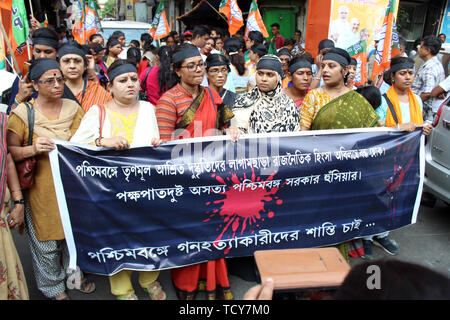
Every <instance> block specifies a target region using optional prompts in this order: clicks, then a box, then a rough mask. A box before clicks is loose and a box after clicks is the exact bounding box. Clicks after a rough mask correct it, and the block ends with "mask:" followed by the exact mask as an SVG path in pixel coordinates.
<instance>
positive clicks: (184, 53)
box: [172, 47, 201, 63]
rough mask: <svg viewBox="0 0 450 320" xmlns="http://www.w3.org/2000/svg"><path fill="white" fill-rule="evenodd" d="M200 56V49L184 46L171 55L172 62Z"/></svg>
mask: <svg viewBox="0 0 450 320" xmlns="http://www.w3.org/2000/svg"><path fill="white" fill-rule="evenodd" d="M197 56H199V57H201V55H200V51H198V49H197V48H196V47H192V48H186V49H183V50H181V51H178V52H175V53H174V54H173V57H172V62H173V63H179V62H183V61H184V60H186V59H188V58H192V57H197Z"/></svg>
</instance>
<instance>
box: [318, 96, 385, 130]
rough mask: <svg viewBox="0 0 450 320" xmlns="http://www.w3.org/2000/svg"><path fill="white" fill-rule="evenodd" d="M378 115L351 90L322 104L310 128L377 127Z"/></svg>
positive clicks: (362, 98) (364, 100)
mask: <svg viewBox="0 0 450 320" xmlns="http://www.w3.org/2000/svg"><path fill="white" fill-rule="evenodd" d="M379 119H380V117H379V116H378V115H377V113H376V112H375V111H374V110H373V108H372V106H371V104H370V103H369V102H368V101H367V100H366V99H365V98H364V97H363V96H362V95H360V94H359V93H357V92H355V91H353V90H351V91H349V92H347V93H346V94H344V95H342V96H340V97H338V98H336V99H334V100H332V101H331V102H329V103H328V104H326V105H325V106H323V107H322V108H321V109H320V110H319V112H317V115H316V117H315V118H314V121H313V123H312V125H311V130H326V129H348V128H368V127H377V126H378V120H379Z"/></svg>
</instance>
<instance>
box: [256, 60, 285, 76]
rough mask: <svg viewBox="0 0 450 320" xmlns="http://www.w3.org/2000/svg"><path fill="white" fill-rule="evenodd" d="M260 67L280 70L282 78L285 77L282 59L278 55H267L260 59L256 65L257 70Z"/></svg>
mask: <svg viewBox="0 0 450 320" xmlns="http://www.w3.org/2000/svg"><path fill="white" fill-rule="evenodd" d="M259 69H269V70H273V71H276V72H278V74H279V75H280V76H281V78H282V79H284V73H283V68H282V66H281V61H280V59H279V58H278V57H276V56H272V55H265V56H262V57H261V59H259V61H258V64H257V65H256V70H259Z"/></svg>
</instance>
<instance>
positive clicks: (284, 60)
mask: <svg viewBox="0 0 450 320" xmlns="http://www.w3.org/2000/svg"><path fill="white" fill-rule="evenodd" d="M277 56H278V58H280V60H281V66H282V68H283V73H284V74H285V75H286V77H285V78H284V79H283V81H282V82H281V87H282V88H283V89H284V88H287V87H288V86H289V82H290V81H291V78H290V75H289V66H288V64H289V61H290V60H291V59H292V55H291V52H290V51H289V49H287V48H281V49H280V50H278V52H277Z"/></svg>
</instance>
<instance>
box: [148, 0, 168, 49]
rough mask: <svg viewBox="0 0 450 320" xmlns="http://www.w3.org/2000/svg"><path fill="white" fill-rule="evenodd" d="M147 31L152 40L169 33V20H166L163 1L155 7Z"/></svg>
mask: <svg viewBox="0 0 450 320" xmlns="http://www.w3.org/2000/svg"><path fill="white" fill-rule="evenodd" d="M149 33H150V34H151V36H152V37H153V39H154V40H159V39H162V38H165V37H167V36H168V35H169V33H170V27H169V22H167V15H166V9H165V8H164V1H161V2H160V3H159V5H158V9H156V13H155V18H154V19H153V22H152V27H151V28H150V30H149Z"/></svg>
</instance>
